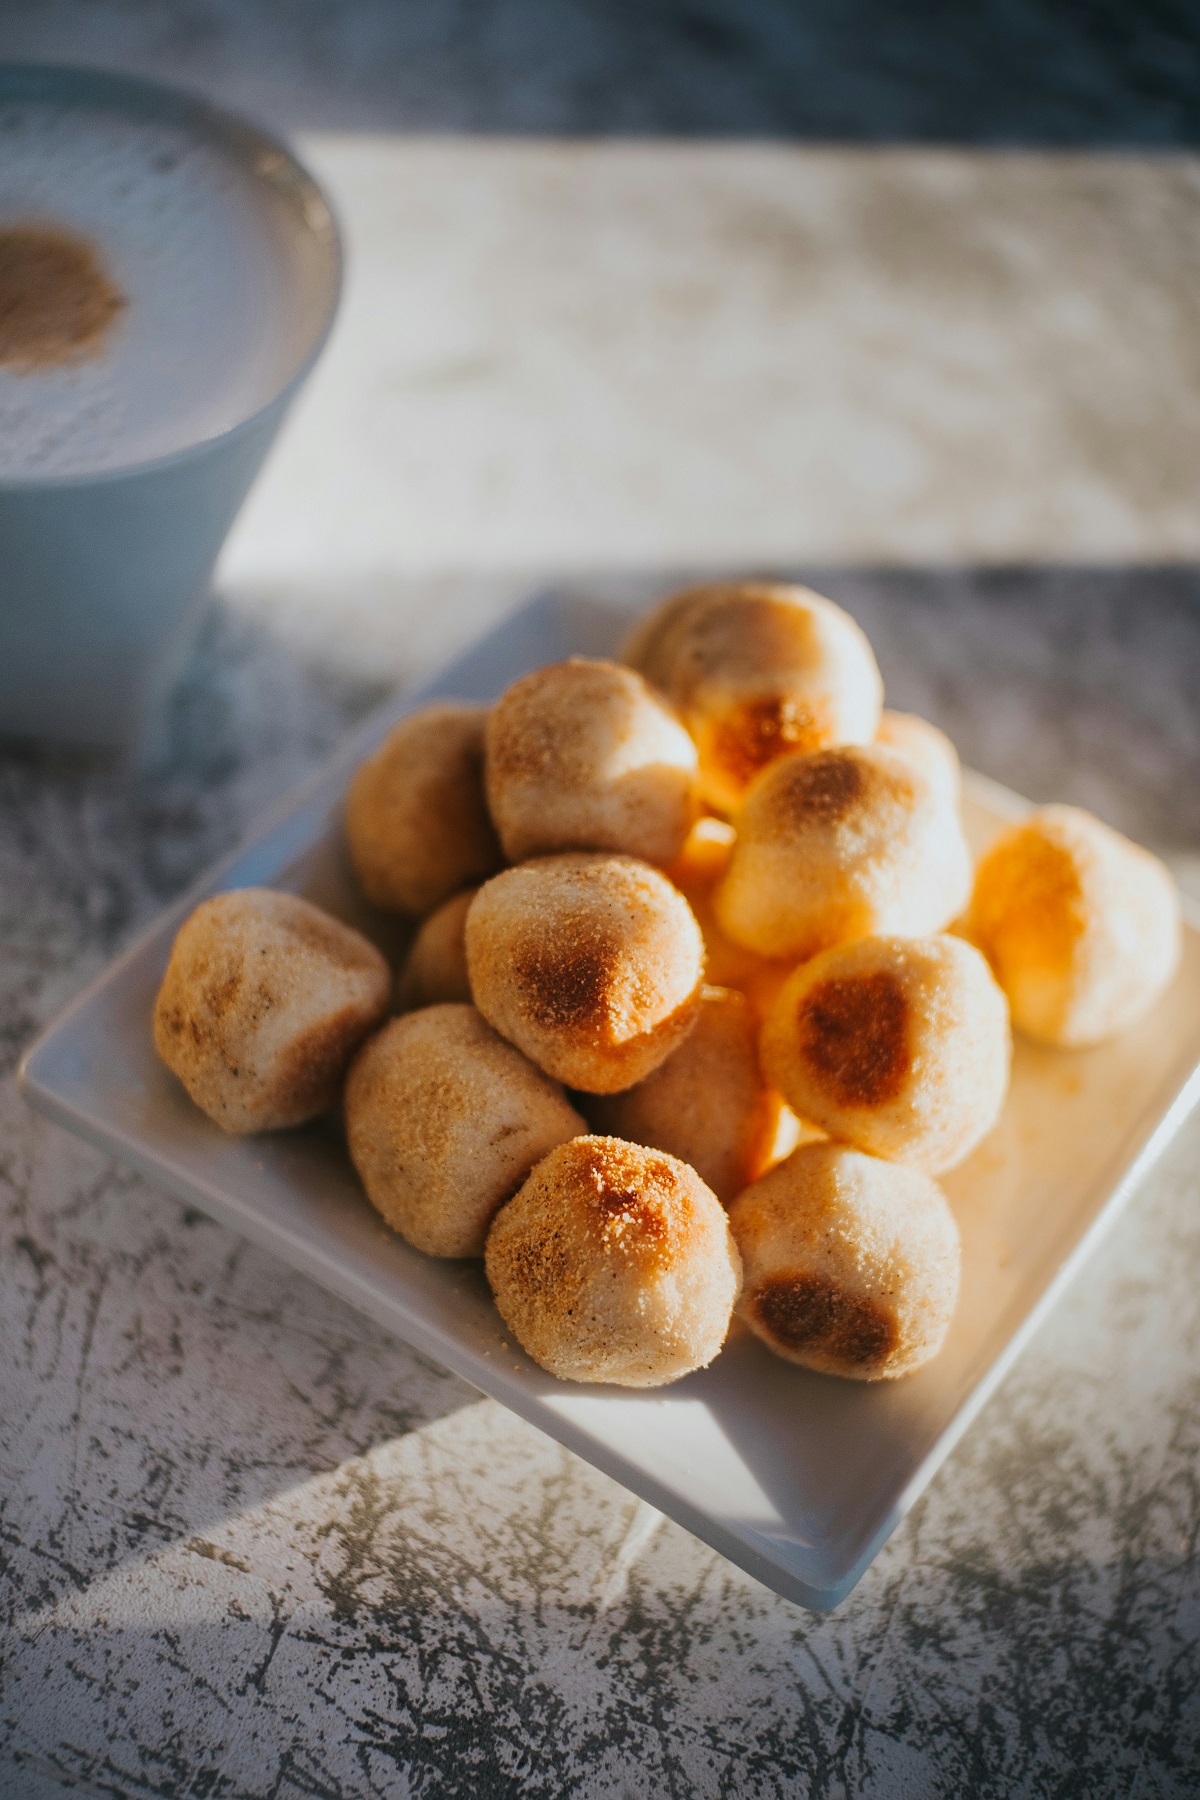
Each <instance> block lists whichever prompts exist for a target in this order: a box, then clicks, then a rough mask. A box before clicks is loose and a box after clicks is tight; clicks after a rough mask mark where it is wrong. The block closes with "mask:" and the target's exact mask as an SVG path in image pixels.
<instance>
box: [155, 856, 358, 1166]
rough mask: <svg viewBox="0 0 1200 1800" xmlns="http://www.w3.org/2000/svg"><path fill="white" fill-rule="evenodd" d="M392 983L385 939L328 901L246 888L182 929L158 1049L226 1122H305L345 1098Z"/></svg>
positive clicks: (166, 979)
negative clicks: (352, 1061) (326, 906)
mask: <svg viewBox="0 0 1200 1800" xmlns="http://www.w3.org/2000/svg"><path fill="white" fill-rule="evenodd" d="M391 985H392V983H391V973H390V971H389V969H388V966H387V963H386V962H385V961H384V959H383V957H382V956H381V955H380V954H379V951H378V950H376V948H375V946H374V945H373V944H370V943H368V942H367V939H366V938H365V937H363V936H362V935H361V934H360V933H359V932H357V931H352V930H351V929H350V927H349V926H348V925H343V924H342V923H341V922H340V920H338V919H334V918H331V917H330V916H329V914H328V913H326V912H322V911H321V909H320V907H318V906H313V905H311V904H310V903H309V901H307V900H301V899H300V898H299V897H298V896H297V895H295V894H284V893H277V892H275V891H274V890H273V889H271V888H239V889H237V890H235V891H234V892H233V893H229V894H218V895H217V896H216V897H215V898H214V899H212V900H205V901H203V902H202V904H201V905H199V906H198V907H197V908H196V910H195V912H193V913H192V914H191V916H190V917H189V918H188V919H187V920H185V922H184V924H183V925H182V926H181V927H180V930H179V933H178V935H177V936H176V939H175V942H174V944H173V945H172V947H171V956H170V960H169V962H168V963H167V970H166V974H165V975H164V976H163V980H162V986H161V987H160V988H159V991H158V998H157V1000H156V1001H155V1006H154V1047H155V1049H156V1050H157V1051H158V1054H159V1055H160V1056H161V1057H162V1060H163V1061H164V1062H165V1063H166V1065H167V1067H168V1068H169V1069H170V1070H172V1072H173V1073H174V1074H176V1075H177V1076H178V1077H179V1079H180V1081H182V1083H183V1085H184V1087H185V1088H186V1089H187V1091H188V1093H189V1094H190V1095H191V1097H192V1099H193V1100H194V1101H195V1102H196V1105H197V1106H199V1107H202V1108H203V1110H204V1111H205V1112H206V1113H207V1114H208V1116H209V1118H210V1119H214V1120H215V1121H216V1123H217V1124H218V1125H220V1126H221V1128H222V1130H224V1131H229V1132H234V1133H239V1134H241V1133H245V1132H250V1131H274V1130H279V1129H281V1128H283V1127H285V1126H288V1125H302V1124H303V1123H304V1122H305V1120H306V1119H313V1118H316V1116H317V1114H318V1113H321V1112H324V1110H325V1108H326V1107H327V1106H328V1105H329V1104H330V1103H331V1102H332V1101H333V1100H334V1099H335V1097H336V1095H337V1090H338V1087H339V1085H340V1083H341V1078H342V1071H343V1070H344V1069H345V1066H346V1063H347V1062H348V1061H349V1058H350V1055H351V1052H352V1051H353V1050H354V1047H355V1045H356V1044H357V1043H358V1042H359V1040H360V1039H361V1038H363V1037H364V1036H365V1035H366V1033H367V1032H368V1031H370V1029H371V1027H372V1026H373V1025H375V1024H377V1023H378V1021H379V1020H380V1019H381V1018H382V1017H383V1015H384V1014H385V1013H386V1011H387V1009H388V1002H389V1000H390V997H391Z"/></svg>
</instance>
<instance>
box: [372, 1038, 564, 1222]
mask: <svg viewBox="0 0 1200 1800" xmlns="http://www.w3.org/2000/svg"><path fill="white" fill-rule="evenodd" d="M586 1129H587V1127H586V1125H585V1124H584V1121H583V1120H582V1119H581V1118H580V1116H579V1114H578V1113H577V1112H576V1111H575V1109H574V1107H572V1106H571V1105H570V1104H569V1102H568V1101H567V1099H566V1098H565V1096H564V1094H563V1091H562V1089H561V1088H560V1087H559V1085H558V1083H557V1082H555V1081H551V1080H550V1079H549V1077H548V1076H546V1075H543V1074H542V1072H541V1070H540V1069H535V1068H534V1066H533V1064H532V1063H531V1062H529V1061H528V1060H527V1058H526V1057H524V1056H522V1055H521V1052H520V1051H519V1050H516V1049H514V1048H513V1046H512V1045H511V1044H509V1043H506V1042H505V1040H504V1039H503V1038H502V1037H501V1036H500V1035H499V1033H498V1032H495V1031H493V1030H492V1028H491V1026H490V1025H489V1024H488V1023H487V1022H486V1020H485V1019H483V1018H481V1017H480V1015H479V1013H477V1012H476V1010H475V1008H474V1007H473V1006H427V1007H425V1008H424V1009H423V1010H422V1011H421V1012H416V1013H409V1014H407V1015H406V1016H405V1017H404V1018H401V1019H393V1020H392V1021H391V1022H390V1023H389V1024H388V1025H385V1026H384V1028H383V1030H382V1031H380V1032H377V1033H376V1034H375V1036H374V1037H373V1038H371V1039H369V1041H368V1042H367V1043H366V1044H364V1045H363V1047H362V1049H361V1050H360V1051H359V1053H358V1055H357V1056H356V1057H355V1059H354V1063H353V1065H352V1067H351V1070H350V1074H349V1076H348V1078H347V1081H346V1138H347V1142H348V1144H349V1147H350V1155H351V1159H352V1160H353V1163H354V1166H355V1168H356V1169H357V1170H358V1173H359V1175H360V1177H361V1179H362V1183H363V1186H364V1187H365V1188H366V1190H367V1196H368V1198H369V1199H370V1201H371V1203H372V1205H373V1206H375V1207H376V1208H377V1209H378V1211H379V1212H381V1213H382V1214H383V1216H384V1218H385V1219H386V1220H387V1222H388V1224H389V1225H390V1226H392V1228H393V1230H395V1231H398V1232H399V1233H400V1235H401V1236H402V1237H404V1238H407V1239H408V1242H409V1243H410V1244H414V1245H415V1246H416V1248H417V1249H418V1250H424V1251H425V1252H426V1254H427V1255H429V1256H482V1255H483V1245H484V1239H485V1238H486V1236H487V1230H488V1226H489V1225H490V1223H491V1221H492V1216H493V1214H494V1213H495V1211H496V1209H497V1207H499V1206H501V1205H502V1204H503V1202H504V1201H505V1200H507V1199H508V1198H509V1196H510V1195H511V1194H512V1193H513V1192H514V1190H515V1189H516V1188H517V1187H519V1186H520V1184H521V1182H522V1181H524V1179H525V1177H526V1175H528V1173H529V1171H530V1169H531V1168H532V1167H533V1165H534V1163H536V1162H539V1161H540V1160H541V1158H542V1157H543V1156H545V1154H546V1152H547V1151H548V1150H552V1149H553V1148H554V1146H555V1145H556V1144H562V1143H565V1142H566V1140H567V1139H568V1138H572V1137H576V1136H577V1135H578V1134H579V1133H580V1132H581V1131H586Z"/></svg>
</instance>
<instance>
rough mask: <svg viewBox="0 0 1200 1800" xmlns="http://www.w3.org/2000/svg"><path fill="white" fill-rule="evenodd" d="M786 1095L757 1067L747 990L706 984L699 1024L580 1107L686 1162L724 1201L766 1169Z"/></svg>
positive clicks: (604, 1127)
mask: <svg viewBox="0 0 1200 1800" xmlns="http://www.w3.org/2000/svg"><path fill="white" fill-rule="evenodd" d="M782 1108H783V1102H782V1101H781V1099H780V1097H779V1095H778V1094H776V1093H773V1092H772V1090H771V1089H770V1088H768V1087H767V1086H766V1084H765V1083H764V1081H763V1078H762V1074H761V1071H760V1070H759V1066H758V1019H757V1017H756V1016H755V1013H754V1011H753V1010H752V1008H751V1006H750V1002H749V1001H748V1000H747V999H746V996H745V995H744V994H739V993H738V992H736V990H735V989H733V988H722V987H705V988H703V989H702V990H701V993H700V1011H699V1014H698V1016H697V1019H696V1024H695V1027H694V1028H693V1030H692V1031H691V1032H690V1033H689V1035H688V1036H687V1037H686V1038H685V1039H684V1041H683V1043H682V1044H681V1045H680V1046H679V1048H678V1050H674V1051H672V1053H671V1055H670V1056H668V1058H667V1060H666V1062H664V1063H660V1064H659V1066H658V1068H657V1069H655V1071H654V1073H653V1074H652V1075H647V1077H646V1079H645V1080H644V1081H639V1082H638V1084H637V1086H636V1087H632V1088H626V1090H625V1092H624V1093H621V1094H609V1095H601V1096H598V1097H597V1098H596V1099H594V1100H592V1101H591V1102H590V1103H589V1104H588V1105H587V1106H586V1108H585V1110H586V1112H587V1115H588V1118H589V1121H590V1122H591V1124H592V1126H593V1128H594V1129H595V1130H596V1131H600V1132H605V1133H607V1134H608V1135H609V1136H611V1137H617V1138H625V1139H627V1140H628V1141H629V1142H630V1143H634V1144H646V1145H648V1146H649V1147H650V1148H651V1149H654V1150H665V1151H666V1152H667V1153H668V1155H670V1156H677V1157H679V1159H680V1160H681V1161H682V1162H685V1163H690V1165H691V1167H692V1168H693V1169H695V1171H696V1173H697V1175H699V1177H700V1179H701V1181H703V1182H704V1183H705V1184H706V1186H708V1187H710V1188H711V1189H712V1191H713V1193H714V1194H715V1195H716V1196H717V1199H718V1200H720V1201H721V1202H722V1204H724V1205H726V1206H727V1205H728V1204H729V1202H730V1201H731V1200H732V1199H733V1196H734V1195H735V1194H736V1193H739V1192H740V1191H741V1189H742V1188H744V1187H745V1185H746V1183H747V1182H748V1181H753V1180H754V1178H755V1176H756V1175H760V1174H761V1173H762V1171H763V1170H764V1169H765V1168H766V1166H767V1164H768V1162H769V1161H770V1158H771V1152H772V1149H773V1147H774V1145H775V1141H776V1136H777V1134H778V1131H779V1120H780V1113H781V1111H782Z"/></svg>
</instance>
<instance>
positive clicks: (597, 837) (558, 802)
mask: <svg viewBox="0 0 1200 1800" xmlns="http://www.w3.org/2000/svg"><path fill="white" fill-rule="evenodd" d="M486 741H487V758H486V769H485V776H486V784H487V797H488V805H489V807H490V808H491V814H492V818H493V820H494V821H495V825H496V830H497V831H498V833H499V835H500V842H501V844H502V845H503V847H504V853H505V855H506V856H507V857H508V859H509V861H510V862H519V861H521V860H522V859H523V858H524V857H527V856H541V855H546V854H547V853H550V852H553V851H556V850H615V851H618V852H622V853H624V854H625V855H627V856H640V857H644V858H645V860H646V861H647V862H652V863H665V862H669V861H670V860H671V858H672V857H673V856H675V855H677V854H678V852H679V848H680V845H681V844H682V843H683V841H684V839H685V838H686V836H687V834H688V830H689V829H690V827H691V824H692V820H693V819H694V818H695V816H696V805H697V802H696V746H695V745H694V744H693V743H692V740H691V738H690V737H689V736H688V734H687V732H686V731H685V730H684V729H683V726H682V725H681V724H680V723H679V720H678V719H677V718H676V717H675V715H674V714H673V713H672V712H671V711H670V709H669V708H668V707H667V706H666V705H665V704H664V702H663V701H662V699H661V698H660V697H659V696H658V695H657V694H655V693H653V692H652V691H651V689H650V688H649V687H647V685H646V683H645V682H644V681H643V680H642V678H641V676H640V675H637V674H635V673H634V671H633V670H632V669H627V668H624V667H623V666H622V665H621V664H620V663H615V662H597V661H591V660H588V659H586V658H584V657H581V656H575V657H572V658H571V659H570V660H569V661H568V662H560V663H551V664H550V665H549V667H547V668H544V669H536V670H534V672H533V673H532V674H530V675H523V676H522V677H521V679H520V680H519V681H515V682H514V683H513V684H512V686H511V687H510V688H508V689H507V690H506V692H505V693H504V694H503V695H502V696H501V697H500V699H499V700H498V701H497V702H496V704H495V706H494V707H493V708H492V711H491V714H490V716H489V718H488V725H487V740H486Z"/></svg>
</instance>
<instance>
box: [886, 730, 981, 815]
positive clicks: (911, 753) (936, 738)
mask: <svg viewBox="0 0 1200 1800" xmlns="http://www.w3.org/2000/svg"><path fill="white" fill-rule="evenodd" d="M875 742H876V743H877V744H883V745H884V747H885V748H886V749H888V750H898V751H899V753H900V755H901V756H908V757H911V758H912V760H913V762H915V763H916V765H917V767H918V769H920V771H921V773H922V774H923V775H924V776H925V778H926V780H927V781H928V782H930V783H931V784H932V786H933V787H935V788H937V790H938V792H939V793H941V794H942V795H943V796H944V797H945V798H946V799H947V800H948V801H949V802H950V804H951V806H957V805H958V804H959V802H960V801H961V799H962V764H961V763H960V762H959V760H958V751H957V750H956V749H955V748H954V745H953V744H952V743H951V742H950V739H949V738H948V737H947V736H946V734H945V732H944V731H939V730H938V728H937V726H936V725H931V724H930V723H929V720H928V719H922V718H920V717H918V715H917V714H916V713H906V712H890V711H888V710H887V709H886V708H885V709H884V711H883V713H882V714H881V715H880V720H879V730H878V731H877V732H876V733H875Z"/></svg>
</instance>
